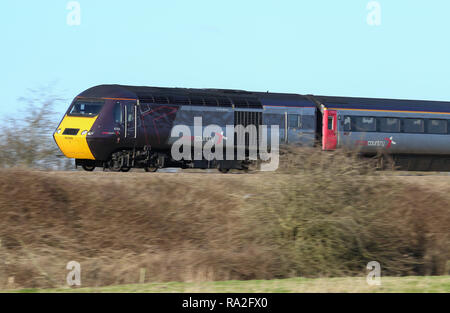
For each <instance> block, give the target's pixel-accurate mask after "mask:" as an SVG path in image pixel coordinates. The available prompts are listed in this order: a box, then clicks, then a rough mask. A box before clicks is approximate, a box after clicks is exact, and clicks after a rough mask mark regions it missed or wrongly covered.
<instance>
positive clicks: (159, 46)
mask: <svg viewBox="0 0 450 313" xmlns="http://www.w3.org/2000/svg"><path fill="white" fill-rule="evenodd" d="M69 2H70V1H66V0H35V1H29V0H27V1H25V0H2V1H1V4H0V8H1V11H0V12H1V18H0V34H1V46H0V47H1V49H0V70H1V72H2V74H3V75H1V76H0V88H1V94H2V97H3V99H2V101H1V104H0V116H8V115H10V114H14V113H15V112H17V111H18V109H21V108H22V107H23V106H24V103H22V102H21V101H18V99H19V98H20V97H22V96H26V95H28V94H29V92H28V90H29V89H39V88H43V87H45V86H51V87H50V88H51V90H52V92H53V93H55V94H58V95H59V96H60V97H62V98H64V99H67V100H66V101H65V102H63V103H61V105H60V106H59V107H58V108H57V109H58V110H59V111H60V112H64V111H65V109H66V107H67V106H68V105H69V103H70V101H71V100H72V99H73V98H74V97H75V96H76V95H77V94H79V93H80V92H82V91H83V90H85V89H88V88H90V87H92V86H95V85H100V84H127V85H142V86H159V87H188V88H232V89H244V90H251V91H271V92H290V93H300V94H320V95H333V96H361V97H383V98H401V99H423V100H449V101H450V77H449V73H450V40H449V30H450V18H449V17H448V14H449V12H450V1H448V0H430V1H424V0H420V1H419V0H379V1H376V2H375V3H371V4H369V2H373V1H369V0H341V1H337V0H314V1H313V0H308V1H303V0H294V1H283V0H278V1H265V0H254V1H253V0H246V1H243V0H240V1H239V0H238V1H235V0H226V1H225V0H223V1H219V0H215V1H214V0H209V1H201V0H198V1H197V0H184V1H175V0H158V1H153V0H128V1H114V0H109V1H107V0H89V1H88V0H79V1H77V3H78V4H79V8H80V11H79V14H77V12H78V11H77V10H76V9H74V8H76V7H74V6H70V5H69V6H68V4H69ZM78 16H79V25H71V24H74V23H75V24H78V23H77V21H78V19H77V17H78ZM68 19H69V22H68ZM27 92H28V93H27Z"/></svg>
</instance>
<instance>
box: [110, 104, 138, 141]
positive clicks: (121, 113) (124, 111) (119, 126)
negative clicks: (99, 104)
mask: <svg viewBox="0 0 450 313" xmlns="http://www.w3.org/2000/svg"><path fill="white" fill-rule="evenodd" d="M137 111H138V110H137V106H136V102H135V101H121V102H116V104H115V108H114V119H115V124H116V125H115V128H114V130H115V132H116V135H117V137H118V139H117V144H118V145H120V147H123V148H133V147H134V145H135V143H136V139H137V131H138V127H137V126H138V125H137V122H138V118H137Z"/></svg>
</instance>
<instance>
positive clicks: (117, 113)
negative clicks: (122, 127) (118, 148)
mask: <svg viewBox="0 0 450 313" xmlns="http://www.w3.org/2000/svg"><path fill="white" fill-rule="evenodd" d="M114 122H116V123H117V124H120V123H122V106H121V105H120V102H116V104H115V105H114Z"/></svg>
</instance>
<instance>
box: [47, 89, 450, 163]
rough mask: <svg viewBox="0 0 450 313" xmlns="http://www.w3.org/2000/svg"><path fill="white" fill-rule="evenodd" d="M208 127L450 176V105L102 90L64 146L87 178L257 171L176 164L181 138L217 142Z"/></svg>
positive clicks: (71, 115)
mask: <svg viewBox="0 0 450 313" xmlns="http://www.w3.org/2000/svg"><path fill="white" fill-rule="evenodd" d="M198 118H201V122H202V125H201V128H202V130H205V128H206V127H208V125H215V126H218V127H219V128H221V129H226V127H227V126H229V125H232V126H234V127H238V126H242V127H244V128H246V129H247V128H248V127H249V126H254V127H255V129H257V134H256V136H257V137H258V140H259V137H261V136H262V134H261V133H260V132H261V129H262V126H265V127H266V130H267V132H268V134H269V133H271V132H273V131H274V130H275V129H276V130H277V133H276V134H277V136H278V137H277V143H279V144H281V145H301V146H309V147H314V146H321V148H322V150H324V151H331V150H335V149H339V148H345V149H347V150H356V151H358V152H359V153H360V154H361V155H364V156H378V155H381V156H383V155H384V156H386V155H388V156H389V157H390V158H391V159H392V160H393V161H394V162H395V165H396V166H398V167H400V168H402V169H405V170H418V171H420V170H423V171H427V170H438V171H446V170H450V102H439V101H419V100H395V99H373V98H350V97H328V96H314V95H299V94H283V93H269V92H266V93H264V92H248V91H242V90H225V89H185V88H157V87H137V86H123V85H100V86H96V87H92V88H90V89H88V90H86V91H84V92H82V93H81V94H79V95H78V96H77V97H75V99H74V100H73V102H72V103H71V105H70V107H69V108H68V110H67V112H66V114H65V115H64V117H63V119H62V121H61V123H60V124H59V126H58V127H57V129H56V131H55V133H54V139H55V141H56V143H57V145H58V146H59V148H60V149H61V151H62V152H63V154H64V155H65V156H66V157H68V158H73V159H75V164H76V166H81V167H83V169H85V170H86V171H93V170H94V169H95V168H96V167H102V168H103V169H108V170H111V171H122V172H126V171H129V170H130V169H131V168H142V169H145V170H146V171H156V170H157V169H158V168H164V167H179V168H218V169H219V170H221V171H223V172H226V171H228V170H229V169H246V168H248V166H249V164H251V162H252V161H253V159H252V158H250V157H249V156H250V154H249V152H248V151H247V150H248V149H246V151H247V152H246V154H245V157H244V158H243V159H242V158H241V159H236V158H231V159H224V160H222V159H220V160H219V159H214V158H213V159H209V158H200V159H199V158H183V159H177V158H174V157H173V155H172V153H171V152H173V151H172V148H173V145H174V144H175V143H176V142H177V140H180V139H182V138H180V136H178V135H176V134H175V135H174V131H173V130H174V128H175V127H177V126H180V125H183V126H184V127H185V129H186V128H187V129H189V130H192V134H194V136H189V138H188V139H189V140H192V141H195V140H197V139H198V140H200V141H202V144H205V142H208V140H210V139H211V138H208V139H206V140H205V138H197V137H198V136H196V135H195V129H194V128H195V127H196V124H195V120H196V119H198ZM202 134H203V133H201V135H200V137H202V136H203V135H202ZM244 135H245V134H244ZM236 136H237V135H236V133H234V134H229V133H224V132H216V133H215V135H214V137H215V142H216V143H217V142H221V141H224V142H225V141H231V142H232V144H233V146H235V147H236V146H237V142H243V145H244V146H245V147H247V146H248V144H249V138H248V136H247V137H245V136H244V137H245V138H244V139H243V141H239V140H236ZM238 136H240V135H238ZM266 137H269V138H271V137H270V135H267V136H266ZM258 142H259V141H258ZM271 143H273V140H272V142H270V139H269V145H270V144H271ZM233 155H234V156H235V154H233Z"/></svg>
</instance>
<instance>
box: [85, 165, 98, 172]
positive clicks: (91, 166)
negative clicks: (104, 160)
mask: <svg viewBox="0 0 450 313" xmlns="http://www.w3.org/2000/svg"><path fill="white" fill-rule="evenodd" d="M82 167H83V170H85V171H86V172H93V171H94V170H95V165H83V166H82Z"/></svg>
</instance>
